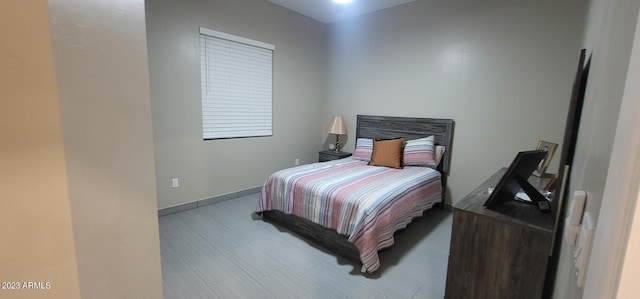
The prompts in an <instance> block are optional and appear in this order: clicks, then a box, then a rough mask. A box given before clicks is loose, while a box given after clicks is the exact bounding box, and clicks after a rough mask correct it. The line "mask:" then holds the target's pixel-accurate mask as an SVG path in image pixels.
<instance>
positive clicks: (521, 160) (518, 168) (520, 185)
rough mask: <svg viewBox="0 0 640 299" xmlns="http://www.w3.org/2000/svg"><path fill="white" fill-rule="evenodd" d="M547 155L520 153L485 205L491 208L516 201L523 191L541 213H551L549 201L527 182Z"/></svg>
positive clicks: (540, 151)
mask: <svg viewBox="0 0 640 299" xmlns="http://www.w3.org/2000/svg"><path fill="white" fill-rule="evenodd" d="M546 155H547V152H546V151H544V150H533V151H524V152H519V153H518V154H517V155H516V158H515V159H513V162H511V165H510V166H509V168H508V169H507V172H505V174H504V175H503V176H502V178H501V179H500V181H499V182H498V185H496V187H495V188H494V189H493V192H491V195H489V199H487V201H486V202H485V203H484V205H485V206H486V207H487V208H490V207H492V206H495V205H497V204H500V203H503V202H506V201H511V200H514V198H515V196H516V194H517V193H518V192H519V191H520V189H522V190H523V191H524V192H525V193H526V194H527V195H528V196H529V198H530V199H531V203H532V204H534V205H536V206H537V207H538V209H539V210H540V211H542V212H550V211H551V209H550V207H549V201H548V200H547V199H546V198H545V197H544V196H543V195H542V194H540V192H539V191H538V190H537V189H536V188H535V187H533V186H532V185H531V184H529V182H528V181H527V180H528V179H529V177H530V176H531V174H532V173H533V171H534V170H535V169H536V168H537V167H538V164H540V162H541V161H542V159H544V157H545V156H546Z"/></svg>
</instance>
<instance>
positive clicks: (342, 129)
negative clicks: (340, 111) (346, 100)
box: [327, 116, 347, 135]
mask: <svg viewBox="0 0 640 299" xmlns="http://www.w3.org/2000/svg"><path fill="white" fill-rule="evenodd" d="M327 133H329V134H336V135H345V134H347V126H345V124H344V121H343V120H342V116H334V117H333V118H332V119H331V121H330V122H329V125H328V126H327Z"/></svg>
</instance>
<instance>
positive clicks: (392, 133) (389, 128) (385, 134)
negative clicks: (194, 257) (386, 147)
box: [262, 115, 454, 265]
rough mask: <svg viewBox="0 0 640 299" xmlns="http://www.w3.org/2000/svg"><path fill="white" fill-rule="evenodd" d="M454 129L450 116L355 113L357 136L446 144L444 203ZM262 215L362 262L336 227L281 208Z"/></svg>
mask: <svg viewBox="0 0 640 299" xmlns="http://www.w3.org/2000/svg"><path fill="white" fill-rule="evenodd" d="M453 128H454V121H453V120H452V119H442V118H413V117H395V116H372V115H358V116H357V127H356V139H357V138H371V139H376V138H380V139H391V138H397V137H404V138H405V139H407V140H413V139H418V138H423V137H427V136H431V135H434V136H435V144H436V145H444V146H445V147H446V150H445V152H444V155H443V157H442V160H441V162H440V165H438V168H437V169H438V170H439V171H440V172H441V173H442V177H441V180H442V202H441V204H444V198H445V194H446V187H447V176H448V174H449V168H450V165H451V152H452V147H451V146H452V141H453ZM262 218H263V219H264V220H267V221H269V222H272V223H275V224H277V225H280V226H282V227H284V228H286V229H288V230H290V231H292V232H294V233H295V234H297V235H299V236H302V237H303V238H305V239H307V240H309V241H311V242H313V243H315V244H317V245H319V246H321V247H323V248H325V249H327V250H330V251H332V252H334V253H336V254H338V255H339V256H342V257H344V258H345V259H347V260H349V261H350V262H353V263H355V264H358V265H360V264H361V261H360V252H359V251H358V249H357V248H356V247H355V246H354V245H353V243H351V242H349V241H348V240H347V238H348V236H344V235H340V234H338V233H337V232H336V231H335V230H332V229H328V228H326V227H323V226H321V225H319V224H316V223H313V222H311V221H309V220H306V219H304V218H300V217H298V216H295V215H289V214H285V213H283V212H281V211H275V210H274V211H264V212H262Z"/></svg>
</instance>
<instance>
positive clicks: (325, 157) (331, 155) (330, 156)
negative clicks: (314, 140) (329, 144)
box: [318, 151, 351, 162]
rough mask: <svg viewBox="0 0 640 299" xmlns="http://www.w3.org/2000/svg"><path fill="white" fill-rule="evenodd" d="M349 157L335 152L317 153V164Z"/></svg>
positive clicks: (345, 153)
mask: <svg viewBox="0 0 640 299" xmlns="http://www.w3.org/2000/svg"><path fill="white" fill-rule="evenodd" d="M349 156H351V153H347V152H336V151H321V152H318V162H326V161H331V160H338V159H342V158H346V157H349Z"/></svg>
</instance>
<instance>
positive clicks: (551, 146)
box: [533, 140, 558, 177]
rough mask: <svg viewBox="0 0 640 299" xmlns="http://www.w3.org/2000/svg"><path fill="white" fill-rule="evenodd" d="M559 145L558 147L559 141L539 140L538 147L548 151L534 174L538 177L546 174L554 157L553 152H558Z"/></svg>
mask: <svg viewBox="0 0 640 299" xmlns="http://www.w3.org/2000/svg"><path fill="white" fill-rule="evenodd" d="M557 147H558V144H557V143H552V142H548V141H544V140H539V141H538V146H537V147H536V149H539V150H543V151H546V152H547V156H545V157H544V159H542V161H540V164H538V167H537V168H536V170H535V171H534V172H533V175H535V176H537V177H542V176H544V174H545V171H546V170H547V167H549V163H550V162H551V159H553V154H554V153H555V152H556V148H557Z"/></svg>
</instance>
